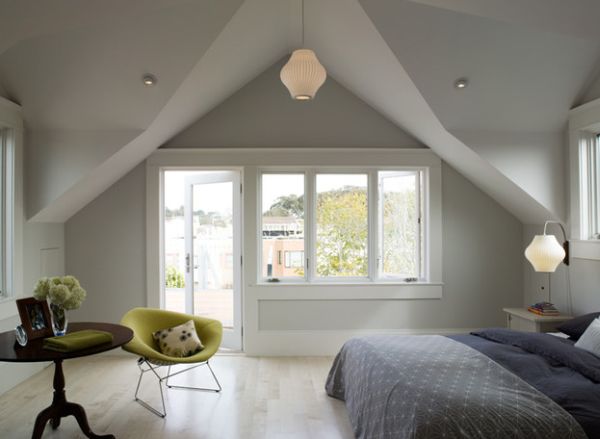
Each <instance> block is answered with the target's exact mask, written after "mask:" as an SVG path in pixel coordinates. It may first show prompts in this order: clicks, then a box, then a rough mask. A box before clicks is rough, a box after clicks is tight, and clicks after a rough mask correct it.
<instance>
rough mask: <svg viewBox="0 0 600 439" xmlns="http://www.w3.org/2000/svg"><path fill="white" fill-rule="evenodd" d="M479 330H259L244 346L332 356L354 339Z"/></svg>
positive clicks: (250, 351) (249, 351)
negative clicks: (380, 335)
mask: <svg viewBox="0 0 600 439" xmlns="http://www.w3.org/2000/svg"><path fill="white" fill-rule="evenodd" d="M476 329H479V328H434V329H394V330H348V331H258V332H256V333H254V334H252V337H251V339H247V340H246V343H245V353H246V355H251V356H332V355H335V354H337V352H338V351H339V350H340V348H341V347H342V345H343V344H344V343H345V342H346V341H348V340H350V339H351V338H353V337H360V336H364V335H375V334H395V335H434V334H439V335H449V334H468V333H469V332H471V331H475V330H476Z"/></svg>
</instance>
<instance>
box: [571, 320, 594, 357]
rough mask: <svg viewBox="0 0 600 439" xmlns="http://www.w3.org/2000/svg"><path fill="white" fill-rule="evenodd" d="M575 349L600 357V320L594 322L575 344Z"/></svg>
mask: <svg viewBox="0 0 600 439" xmlns="http://www.w3.org/2000/svg"><path fill="white" fill-rule="evenodd" d="M575 347H576V348H580V349H583V350H586V351H588V352H591V353H592V354H594V355H597V356H599V357H600V320H598V319H594V320H592V323H590V325H589V326H588V327H587V329H586V330H585V332H584V333H583V334H582V335H581V337H579V340H577V343H575Z"/></svg>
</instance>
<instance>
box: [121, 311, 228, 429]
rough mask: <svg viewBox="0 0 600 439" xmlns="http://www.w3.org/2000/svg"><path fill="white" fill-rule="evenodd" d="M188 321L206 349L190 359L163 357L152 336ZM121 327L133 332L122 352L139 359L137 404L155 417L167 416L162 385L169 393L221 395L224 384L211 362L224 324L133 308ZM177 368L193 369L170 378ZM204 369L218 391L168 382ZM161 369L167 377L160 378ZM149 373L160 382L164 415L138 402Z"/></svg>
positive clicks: (182, 315) (171, 313) (184, 315)
mask: <svg viewBox="0 0 600 439" xmlns="http://www.w3.org/2000/svg"><path fill="white" fill-rule="evenodd" d="M189 320H193V321H194V324H195V326H196V332H197V333H198V337H200V340H201V341H202V344H203V345H204V349H203V350H201V351H200V352H198V353H197V354H194V355H191V356H189V357H170V356H167V355H164V354H163V353H161V352H160V351H159V350H158V347H157V345H156V342H155V340H154V338H153V337H152V334H153V333H154V332H155V331H158V330H161V329H166V328H171V327H173V326H178V325H181V324H182V323H185V322H187V321H189ZM121 324H122V325H125V326H127V327H129V328H131V329H132V330H133V339H132V340H131V341H130V342H129V343H127V344H126V345H125V346H123V349H125V350H126V351H128V352H131V353H132V354H135V355H139V357H140V358H139V359H138V367H139V368H140V378H139V379H138V383H137V387H136V389H135V401H137V402H138V403H139V404H140V405H142V406H143V407H145V408H146V409H148V410H150V411H151V412H152V413H154V414H156V415H158V416H160V417H161V418H164V417H165V416H167V411H166V408H165V399H164V396H163V387H162V383H163V382H164V383H165V385H166V386H167V388H170V389H172V388H175V389H190V390H204V391H210V392H220V391H221V384H220V383H219V380H218V379H217V376H216V375H215V373H214V372H213V370H212V368H211V367H210V364H209V362H208V361H209V360H210V358H211V357H212V356H213V355H214V354H215V353H216V352H217V350H218V349H219V346H220V344H221V338H222V336H223V326H222V325H221V322H219V321H217V320H212V319H207V318H204V317H197V316H192V315H188V314H181V313H178V312H173V311H165V310H162V309H152V308H134V309H132V310H131V311H129V312H128V313H127V314H125V315H124V316H123V318H122V319H121ZM177 364H186V365H190V367H188V368H186V369H184V370H180V371H177V372H174V373H173V374H171V366H173V365H177ZM204 365H206V366H208V369H209V370H210V373H211V374H212V376H213V378H214V380H215V383H216V384H217V388H211V389H207V388H199V387H186V386H173V385H170V384H169V378H171V377H173V376H175V375H179V374H181V373H184V372H187V371H190V370H192V369H195V368H196V367H199V366H204ZM162 366H166V367H167V374H166V375H162V376H161V375H160V374H159V368H160V367H162ZM146 372H152V373H153V374H154V375H155V376H156V378H158V387H159V389H160V399H161V401H162V412H161V411H160V410H158V409H156V408H154V407H152V406H151V405H150V404H148V403H147V402H146V401H144V400H142V399H140V398H138V392H139V390H140V384H141V383H142V378H143V376H144V374H145V373H146Z"/></svg>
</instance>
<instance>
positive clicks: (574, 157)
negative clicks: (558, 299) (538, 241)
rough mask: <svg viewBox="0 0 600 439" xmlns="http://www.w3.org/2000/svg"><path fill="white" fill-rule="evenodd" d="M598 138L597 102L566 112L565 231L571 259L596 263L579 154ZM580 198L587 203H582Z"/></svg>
mask: <svg viewBox="0 0 600 439" xmlns="http://www.w3.org/2000/svg"><path fill="white" fill-rule="evenodd" d="M598 134H600V99H596V100H594V101H591V102H588V103H587V104H584V105H582V106H580V107H577V108H574V109H572V110H571V111H570V112H569V174H570V178H569V198H570V203H569V210H570V218H569V230H570V235H571V239H570V240H571V249H570V250H571V252H570V256H571V257H573V258H582V259H592V260H600V240H598V239H591V238H592V237H591V236H590V228H589V221H590V219H591V218H592V217H593V215H590V212H589V209H588V205H589V204H588V203H589V198H587V195H586V187H587V186H588V185H589V184H590V183H591V181H590V179H589V178H588V175H586V172H582V171H584V170H583V169H582V165H583V163H582V159H581V154H582V150H584V149H585V148H586V145H588V144H590V143H595V142H597V141H598V140H597V138H596V136H597V135H598ZM584 196H585V197H586V198H587V199H584Z"/></svg>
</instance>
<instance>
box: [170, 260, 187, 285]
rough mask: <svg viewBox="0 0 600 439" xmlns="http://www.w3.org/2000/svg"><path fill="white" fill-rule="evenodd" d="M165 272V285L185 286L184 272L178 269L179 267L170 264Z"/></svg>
mask: <svg viewBox="0 0 600 439" xmlns="http://www.w3.org/2000/svg"><path fill="white" fill-rule="evenodd" d="M165 274H166V275H165V285H166V286H167V288H185V281H184V279H183V273H182V272H181V271H179V270H177V268H175V267H173V266H172V265H169V266H168V267H167V270H166V273H165Z"/></svg>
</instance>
